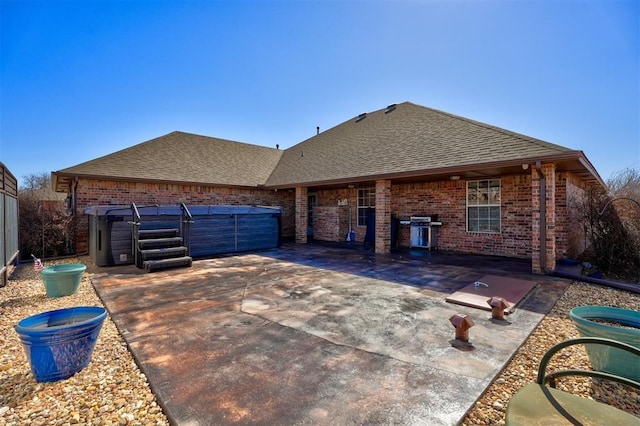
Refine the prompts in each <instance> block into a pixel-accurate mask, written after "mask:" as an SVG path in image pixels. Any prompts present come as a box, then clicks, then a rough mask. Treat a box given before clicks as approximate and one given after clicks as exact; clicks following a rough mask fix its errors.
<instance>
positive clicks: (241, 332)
mask: <svg viewBox="0 0 640 426" xmlns="http://www.w3.org/2000/svg"><path fill="white" fill-rule="evenodd" d="M527 268H528V262H521V261H514V260H512V259H501V258H488V257H480V256H457V255H448V254H446V253H437V254H433V253H432V254H425V253H422V252H417V253H410V252H402V253H395V254H391V255H373V254H372V253H371V252H368V251H366V250H363V249H362V248H359V247H356V248H353V247H351V248H345V247H341V246H327V245H316V244H310V245H284V246H283V247H282V248H281V249H278V250H269V251H265V252H261V253H247V254H242V255H237V256H229V257H219V258H215V259H206V260H199V261H196V262H194V264H193V267H192V268H190V269H176V270H171V271H165V272H156V273H152V274H143V273H141V272H140V271H138V270H137V269H135V268H133V267H116V268H97V267H93V268H90V269H91V280H92V282H93V284H94V287H95V288H96V290H97V292H98V294H99V295H100V297H101V299H102V300H103V302H104V304H105V306H106V307H107V309H108V310H109V313H110V315H111V317H112V319H113V320H114V322H115V323H116V325H117V326H118V328H119V330H120V332H121V333H122V335H123V337H124V339H125V340H126V342H127V344H128V345H129V347H130V349H131V351H132V353H133V355H134V357H135V359H136V361H137V362H138V364H139V365H140V367H141V369H142V370H143V371H144V372H145V374H146V375H147V377H148V379H149V381H150V384H151V387H152V389H153V390H154V392H155V393H156V395H157V397H158V399H159V401H160V403H161V404H162V406H163V408H164V410H165V413H166V414H167V416H168V417H169V419H170V420H171V421H172V422H173V423H175V424H179V425H210V424H425V425H439V424H442V425H450V424H456V423H457V422H459V421H460V420H461V418H462V417H463V416H464V414H465V413H466V411H467V410H468V409H469V408H471V406H472V405H473V403H474V402H475V401H476V400H477V399H478V398H479V397H480V395H481V394H482V392H483V391H484V389H485V388H486V387H487V386H488V385H489V384H490V383H491V381H492V380H493V378H494V377H495V376H496V374H497V373H498V372H499V371H500V370H501V369H502V368H503V366H504V365H505V364H506V363H507V362H508V361H509V359H510V358H511V357H512V356H513V354H514V353H515V351H517V349H518V348H519V347H520V345H521V344H522V343H523V341H524V340H525V339H526V337H527V336H528V335H529V334H530V332H531V331H532V330H533V328H535V326H536V325H537V324H538V323H539V321H540V320H541V319H542V318H543V316H544V314H545V313H547V312H548V311H549V310H550V308H551V307H552V306H553V304H554V303H555V301H556V300H557V298H558V297H559V296H560V295H561V294H562V292H563V291H564V289H565V288H566V286H567V285H568V284H569V281H565V280H562V279H557V278H551V277H546V276H535V275H531V274H529V273H528V272H526V271H527ZM487 273H492V274H494V275H505V276H512V277H520V278H523V279H530V280H534V281H536V282H537V283H538V285H537V286H536V287H535V288H534V290H533V291H532V293H531V294H529V296H528V297H526V298H525V300H524V301H523V302H522V303H521V304H520V305H519V306H518V307H517V308H516V310H515V312H514V313H513V314H511V315H509V316H508V317H507V320H505V321H499V320H493V319H491V314H490V313H489V312H487V311H483V310H479V309H474V308H470V307H465V306H459V305H454V304H450V303H447V302H445V297H446V296H447V295H448V294H450V293H451V292H453V291H456V290H458V289H460V288H462V287H464V286H465V285H467V284H469V283H470V282H473V280H477V279H478V278H480V277H482V276H483V275H486V274H487ZM456 313H461V314H466V315H470V316H471V317H472V318H473V320H474V322H475V326H474V327H473V328H472V329H471V330H470V342H469V344H468V345H460V344H456V342H455V341H454V328H453V326H452V325H451V323H450V322H449V318H450V317H451V316H452V315H454V314H456Z"/></svg>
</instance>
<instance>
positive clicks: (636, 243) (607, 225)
mask: <svg viewBox="0 0 640 426" xmlns="http://www.w3.org/2000/svg"><path fill="white" fill-rule="evenodd" d="M607 186H608V190H606V191H605V190H603V189H597V190H592V191H590V192H588V193H587V196H586V197H585V198H584V199H583V200H579V201H577V202H578V204H579V208H580V211H582V212H583V214H584V217H583V224H584V227H585V235H586V236H587V240H588V242H589V244H590V247H589V249H588V250H587V251H586V252H585V253H584V254H583V260H586V261H588V262H591V263H592V264H594V265H595V266H596V267H597V269H598V271H601V272H602V273H603V274H605V275H607V276H609V277H611V278H619V279H625V280H632V281H638V282H640V170H638V169H625V170H623V171H621V172H618V173H616V174H615V175H614V176H613V177H612V178H610V179H609V180H608V181H607Z"/></svg>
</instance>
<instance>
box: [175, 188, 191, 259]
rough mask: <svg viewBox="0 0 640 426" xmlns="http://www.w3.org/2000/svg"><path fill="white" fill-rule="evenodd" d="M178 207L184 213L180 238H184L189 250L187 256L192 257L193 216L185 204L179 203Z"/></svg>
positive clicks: (181, 220) (181, 219)
mask: <svg viewBox="0 0 640 426" xmlns="http://www.w3.org/2000/svg"><path fill="white" fill-rule="evenodd" d="M178 206H180V211H181V212H182V214H181V218H180V236H181V237H182V241H183V243H184V246H185V247H186V248H187V256H191V224H192V223H193V222H194V221H193V216H192V215H191V212H190V211H189V208H188V207H187V205H186V204H185V203H184V202H182V201H181V202H179V203H178Z"/></svg>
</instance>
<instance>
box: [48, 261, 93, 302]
mask: <svg viewBox="0 0 640 426" xmlns="http://www.w3.org/2000/svg"><path fill="white" fill-rule="evenodd" d="M86 269H87V267H86V265H83V264H81V263H72V264H66V265H53V266H47V267H46V268H44V269H43V271H42V272H41V273H40V274H41V275H42V280H43V281H44V287H45V289H46V291H47V296H48V297H62V296H69V295H71V294H74V293H75V292H76V291H78V287H79V286H80V281H82V274H83V273H84V271H85V270H86Z"/></svg>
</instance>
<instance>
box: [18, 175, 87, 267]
mask: <svg viewBox="0 0 640 426" xmlns="http://www.w3.org/2000/svg"><path fill="white" fill-rule="evenodd" d="M25 181H26V182H27V186H24V187H21V188H20V191H19V192H18V214H19V231H18V232H19V237H18V239H19V246H20V257H21V259H23V260H25V259H29V258H30V257H31V254H34V255H35V256H36V257H39V258H42V259H44V258H51V257H59V256H65V255H69V254H73V253H74V252H75V247H74V243H75V216H73V215H70V214H69V213H68V212H67V206H66V204H65V202H64V201H63V200H60V197H59V194H55V193H54V192H53V191H52V190H51V189H50V179H49V177H48V174H47V173H43V174H40V175H30V176H28V177H26V178H25Z"/></svg>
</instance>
